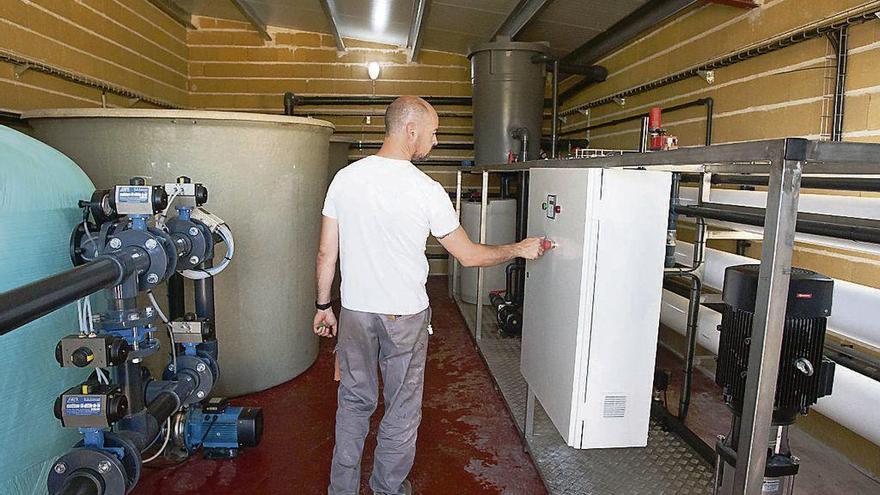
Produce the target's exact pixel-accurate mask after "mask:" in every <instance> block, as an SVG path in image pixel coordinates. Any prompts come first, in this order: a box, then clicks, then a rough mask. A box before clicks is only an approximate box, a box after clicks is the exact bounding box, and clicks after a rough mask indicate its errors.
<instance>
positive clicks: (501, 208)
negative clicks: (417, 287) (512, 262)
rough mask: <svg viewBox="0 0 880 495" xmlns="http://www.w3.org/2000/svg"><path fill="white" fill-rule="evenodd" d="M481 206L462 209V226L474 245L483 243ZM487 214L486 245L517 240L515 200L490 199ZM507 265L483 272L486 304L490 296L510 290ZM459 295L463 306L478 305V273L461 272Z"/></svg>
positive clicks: (465, 205)
mask: <svg viewBox="0 0 880 495" xmlns="http://www.w3.org/2000/svg"><path fill="white" fill-rule="evenodd" d="M480 209H481V207H480V203H479V202H473V201H468V202H466V203H462V205H461V226H462V227H463V228H464V231H465V232H467V235H468V237H470V238H471V240H472V241H474V242H479V240H480ZM488 209H489V211H488V212H487V214H486V244H510V243H512V242H514V241H515V240H516V239H515V237H516V200H515V199H490V200H489V202H488ZM507 265H508V263H502V264H500V265H497V266H493V267H489V268H484V269H483V294H482V297H481V298H480V299H481V300H482V303H483V304H489V292H491V291H493V290H504V289H505V288H506V287H507V283H506V281H507ZM459 273H460V275H459V279H458V282H459V284H460V286H459V294H460V296H461V299H462V300H463V301H464V302H467V303H470V304H476V303H477V269H476V268H465V267H462V268H460V272H459Z"/></svg>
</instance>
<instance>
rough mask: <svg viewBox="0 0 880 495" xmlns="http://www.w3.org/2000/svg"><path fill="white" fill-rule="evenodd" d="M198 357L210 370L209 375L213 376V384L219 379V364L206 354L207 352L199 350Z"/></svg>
mask: <svg viewBox="0 0 880 495" xmlns="http://www.w3.org/2000/svg"><path fill="white" fill-rule="evenodd" d="M197 354H198V356H199V357H200V358H202V359H204V360H205V363H206V364H207V365H208V368H209V369H210V370H211V374H212V375H213V376H214V383H216V382H217V380H219V379H220V363H218V362H217V360H216V359H214V357H213V356H211V355H210V354H208V352H207V351H203V350H199V351H198V353H197Z"/></svg>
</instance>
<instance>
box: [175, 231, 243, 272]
mask: <svg viewBox="0 0 880 495" xmlns="http://www.w3.org/2000/svg"><path fill="white" fill-rule="evenodd" d="M217 234H219V235H220V237H221V238H222V239H223V242H224V243H226V256H224V257H223V261H221V262H220V264H219V265H217V266H214V267H211V268H204V269H196V270H183V271H181V272H180V274H181V275H183V276H184V277H186V278H188V279H191V280H203V279H206V278H208V277H213V276H215V275H217V274H219V273H220V272H222V271H223V270H225V269H226V267H227V266H229V262H230V261H232V256H233V255H234V254H235V240H234V239H233V237H232V230H230V229H229V226H227V225H226V224H223V225H220V226H218V227H217Z"/></svg>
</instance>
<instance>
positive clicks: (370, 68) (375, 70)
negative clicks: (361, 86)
mask: <svg viewBox="0 0 880 495" xmlns="http://www.w3.org/2000/svg"><path fill="white" fill-rule="evenodd" d="M380 70H381V67H380V66H379V62H370V63H369V64H367V74H368V75H369V76H370V79H371V80H373V81H375V80H376V79H379V71H380Z"/></svg>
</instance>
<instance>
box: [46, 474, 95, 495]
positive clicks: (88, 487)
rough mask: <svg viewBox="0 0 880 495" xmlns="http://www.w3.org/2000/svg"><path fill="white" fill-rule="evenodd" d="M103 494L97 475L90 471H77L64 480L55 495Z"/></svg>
mask: <svg viewBox="0 0 880 495" xmlns="http://www.w3.org/2000/svg"><path fill="white" fill-rule="evenodd" d="M103 492H104V489H103V487H102V483H101V480H100V479H99V476H98V474H97V473H95V472H94V471H91V470H90V469H77V470H76V471H74V472H73V473H71V474H70V476H68V477H67V478H65V480H64V484H63V485H61V488H60V489H59V490H58V491H57V492H56V495H101V494H102V493H103Z"/></svg>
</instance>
